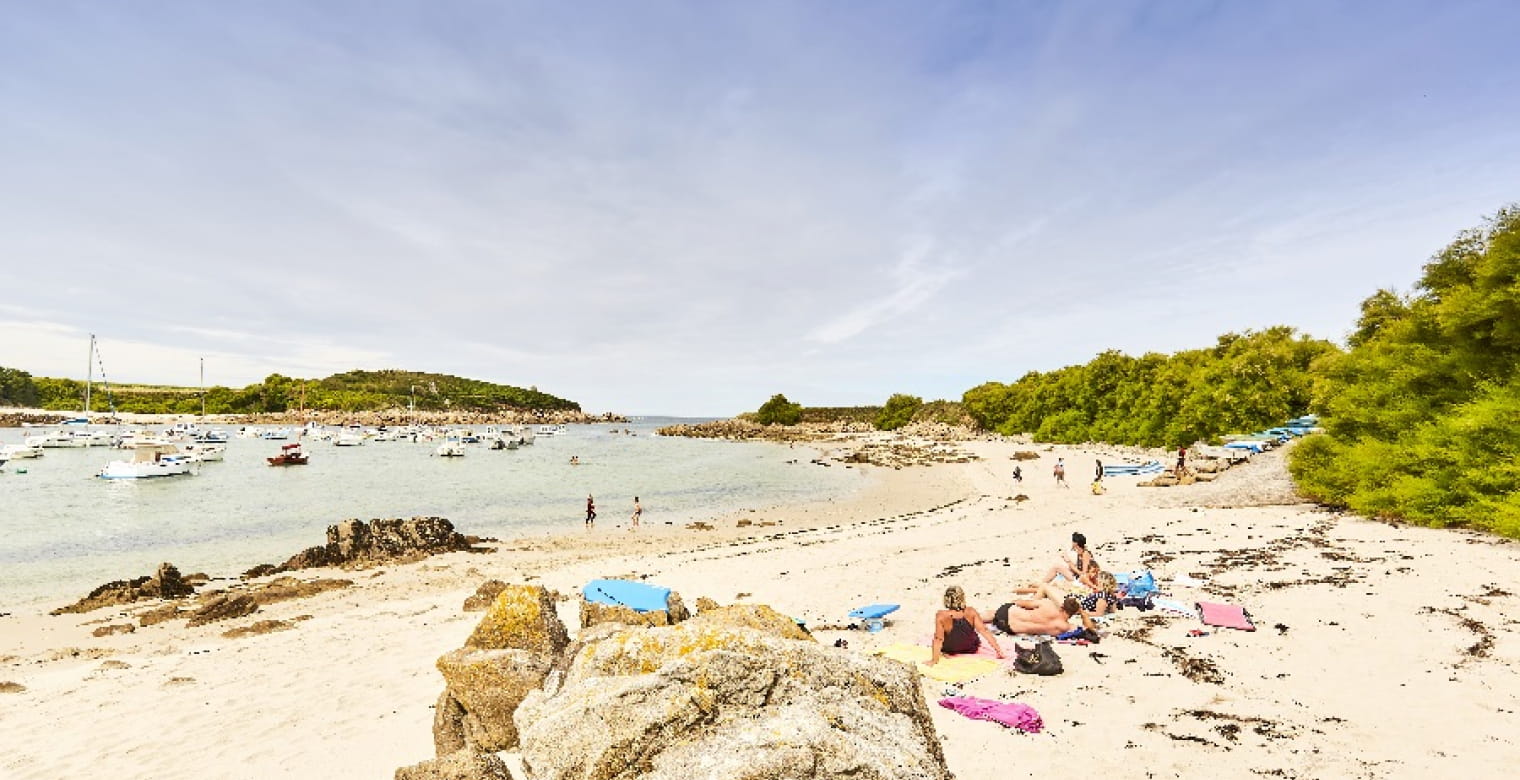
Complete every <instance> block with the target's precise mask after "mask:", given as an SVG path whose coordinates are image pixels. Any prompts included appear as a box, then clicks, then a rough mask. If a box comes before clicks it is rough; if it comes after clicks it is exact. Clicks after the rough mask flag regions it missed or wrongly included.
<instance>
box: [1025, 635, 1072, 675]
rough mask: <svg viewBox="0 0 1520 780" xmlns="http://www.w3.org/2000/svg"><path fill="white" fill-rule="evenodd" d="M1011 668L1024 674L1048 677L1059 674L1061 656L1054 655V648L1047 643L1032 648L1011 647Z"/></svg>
mask: <svg viewBox="0 0 1520 780" xmlns="http://www.w3.org/2000/svg"><path fill="white" fill-rule="evenodd" d="M1013 654H1014V659H1013V668H1014V669H1017V670H1019V671H1020V672H1023V673H1024V674H1038V675H1040V676H1042V677H1049V676H1050V675H1053V674H1060V673H1061V672H1062V671H1063V669H1062V667H1061V656H1058V655H1056V650H1055V648H1053V647H1051V646H1050V643H1049V642H1041V643H1039V644H1037V645H1035V646H1034V647H1023V646H1021V645H1014V646H1013Z"/></svg>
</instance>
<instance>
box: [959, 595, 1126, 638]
mask: <svg viewBox="0 0 1520 780" xmlns="http://www.w3.org/2000/svg"><path fill="white" fill-rule="evenodd" d="M1073 616H1080V617H1081V618H1082V627H1083V628H1087V629H1091V630H1093V631H1097V630H1098V627H1097V626H1096V625H1094V624H1093V622H1092V618H1089V617H1088V616H1087V613H1086V612H1085V611H1083V609H1082V605H1081V604H1079V603H1077V599H1076V597H1075V596H1067V597H1066V599H1065V600H1064V601H1062V602H1061V604H1060V605H1057V604H1056V603H1055V602H1054V601H1051V600H1050V599H1044V598H1038V599H1027V600H1025V601H1015V602H1012V603H1009V604H1004V605H1002V606H1001V607H998V608H997V611H996V612H989V613H983V614H982V620H984V621H987V622H989V623H992V624H993V625H995V626H997V627H998V628H1000V629H1002V630H1003V631H1005V632H1007V633H1010V634H1044V635H1048V636H1056V635H1058V634H1064V633H1066V632H1067V631H1070V630H1071V618H1072V617H1073Z"/></svg>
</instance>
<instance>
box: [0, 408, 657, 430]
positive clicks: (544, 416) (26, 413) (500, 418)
mask: <svg viewBox="0 0 1520 780" xmlns="http://www.w3.org/2000/svg"><path fill="white" fill-rule="evenodd" d="M79 416H80V413H79V412H58V411H51V410H46V409H14V410H9V411H5V412H0V428H18V427H21V426H23V425H32V426H45V425H57V424H59V423H61V422H63V421H64V420H71V419H74V418H76V417H79ZM89 419H90V420H91V422H95V423H100V424H105V423H107V422H109V421H110V419H111V418H110V417H109V416H108V415H105V414H102V413H100V412H95V413H92V414H90V415H89ZM189 419H196V420H203V421H204V422H206V423H208V424H214V425H305V424H306V423H309V422H314V423H317V424H318V425H363V426H367V427H379V426H382V425H383V426H393V425H433V426H445V425H459V426H467V425H576V424H589V423H626V422H628V417H627V416H625V415H621V414H618V413H616V412H603V413H602V414H587V413H586V412H580V411H554V410H544V409H522V410H502V411H497V412H468V411H457V412H438V411H411V410H407V409H401V408H398V409H383V410H378V411H363V412H344V411H331V410H316V409H307V410H304V411H286V412H261V413H258V414H208V415H206V416H205V417H204V418H202V417H199V416H197V415H190V414H136V413H131V412H121V413H118V414H117V415H116V416H115V420H116V421H117V422H120V423H122V424H126V425H163V424H167V423H171V422H177V421H180V420H189Z"/></svg>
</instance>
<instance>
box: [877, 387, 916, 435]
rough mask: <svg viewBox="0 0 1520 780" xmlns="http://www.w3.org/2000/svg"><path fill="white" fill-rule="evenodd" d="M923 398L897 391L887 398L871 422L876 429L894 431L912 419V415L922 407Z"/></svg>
mask: <svg viewBox="0 0 1520 780" xmlns="http://www.w3.org/2000/svg"><path fill="white" fill-rule="evenodd" d="M923 405H924V399H922V398H919V397H918V396H916V395H903V394H902V393H897V394H895V395H893V396H892V397H891V398H888V399H887V403H886V405H885V406H883V407H882V408H881V412H880V413H879V414H877V415H876V419H875V420H874V421H873V424H874V425H875V426H876V430H878V431H895V430H897V429H898V428H901V427H903V426H904V425H907V424H908V423H910V422H912V421H913V415H914V414H916V413H917V412H918V410H919V409H921V408H923Z"/></svg>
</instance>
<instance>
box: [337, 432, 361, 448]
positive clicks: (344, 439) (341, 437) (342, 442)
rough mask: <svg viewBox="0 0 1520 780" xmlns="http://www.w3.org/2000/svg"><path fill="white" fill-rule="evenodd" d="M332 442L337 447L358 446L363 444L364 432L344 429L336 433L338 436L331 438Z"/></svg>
mask: <svg viewBox="0 0 1520 780" xmlns="http://www.w3.org/2000/svg"><path fill="white" fill-rule="evenodd" d="M333 444H336V445H337V446H339V447H359V446H362V445H363V444H364V434H362V433H355V432H353V431H344V432H342V433H340V434H338V438H336V439H334V440H333Z"/></svg>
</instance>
